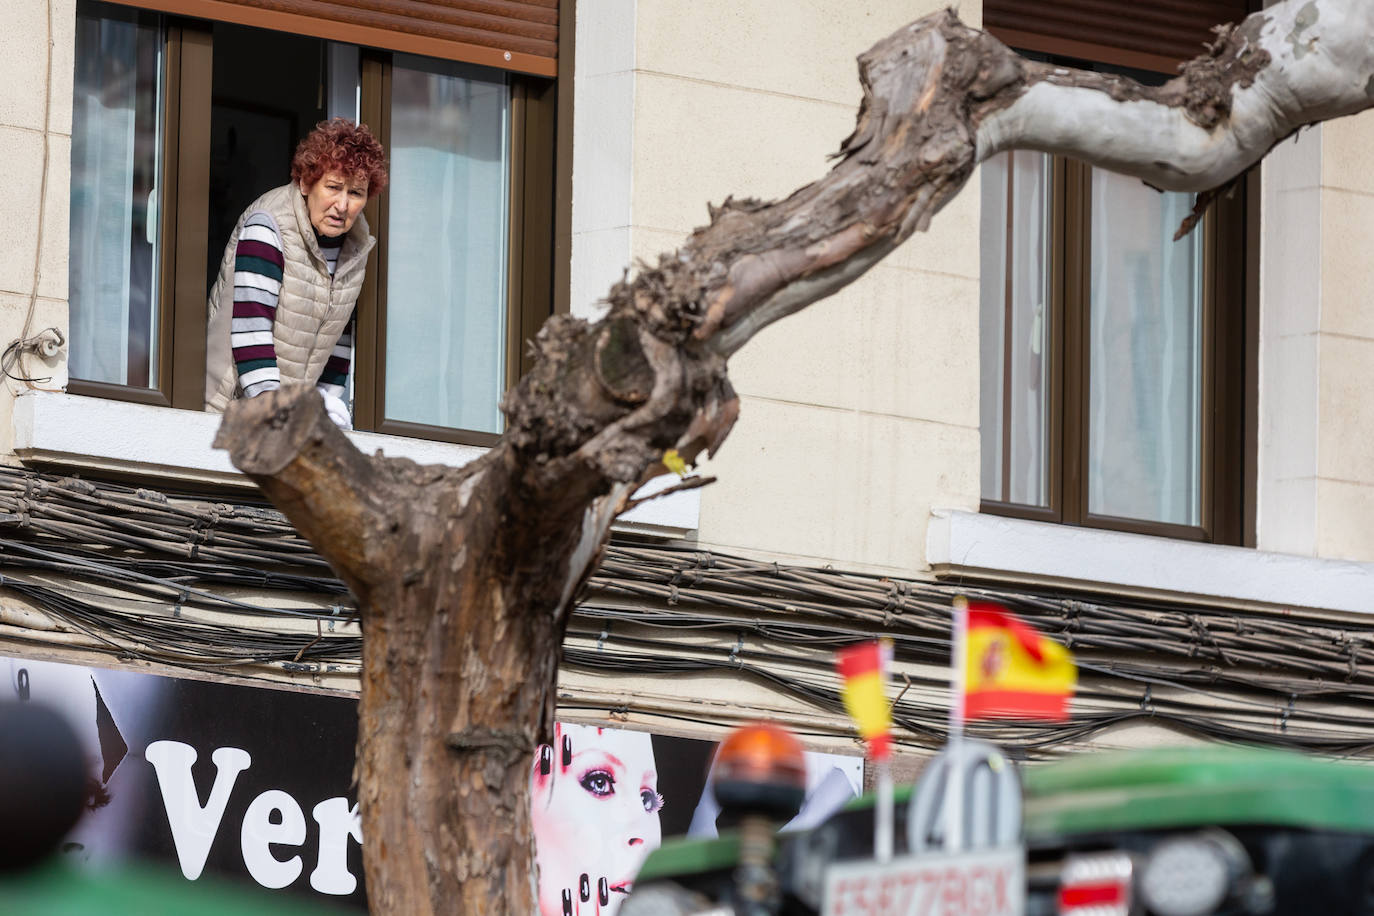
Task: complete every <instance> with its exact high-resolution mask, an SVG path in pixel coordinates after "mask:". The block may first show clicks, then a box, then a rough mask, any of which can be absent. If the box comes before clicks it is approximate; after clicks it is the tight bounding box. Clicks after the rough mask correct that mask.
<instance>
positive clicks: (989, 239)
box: [979, 152, 1050, 506]
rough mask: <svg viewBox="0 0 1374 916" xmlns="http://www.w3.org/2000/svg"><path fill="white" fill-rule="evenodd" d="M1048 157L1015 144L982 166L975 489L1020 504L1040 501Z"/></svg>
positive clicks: (1045, 449) (1043, 500) (1044, 451)
mask: <svg viewBox="0 0 1374 916" xmlns="http://www.w3.org/2000/svg"><path fill="white" fill-rule="evenodd" d="M1049 164H1050V158H1049V157H1048V156H1046V155H1044V154H1042V153H1030V152H1016V153H1003V154H1001V155H998V156H995V157H993V158H992V159H990V160H988V161H987V162H985V163H983V165H982V169H983V178H982V195H983V197H982V221H981V230H980V232H981V243H980V247H981V260H982V266H981V271H982V282H981V283H980V321H979V326H980V330H979V334H980V338H979V339H980V346H979V351H980V352H979V355H980V359H981V360H982V367H981V371H980V373H979V375H980V379H981V385H980V388H981V390H980V405H981V407H980V424H981V427H982V492H983V496H984V498H986V499H993V500H999V501H1006V502H1012V503H1016V504H1019V505H1026V506H1045V505H1048V500H1049V490H1048V478H1047V461H1048V455H1049V443H1048V441H1047V437H1048V428H1049V415H1048V411H1049V394H1050V392H1049V368H1050V367H1049V360H1048V356H1049V353H1048V340H1049V337H1048V335H1049V333H1050V327H1049V319H1050V289H1049V282H1050V274H1049V264H1050V252H1049V250H1048V246H1049V244H1050V237H1049V236H1050V233H1049V217H1050V207H1049V190H1050V189H1049ZM1009 205H1010V207H1011V219H1010V220H1008V215H1007V208H1008V206H1009ZM1009 273H1010V275H1008V274H1009ZM1008 298H1010V303H1009V304H1010V323H1008V314H1007V310H1008ZM1008 382H1009V383H1010V386H1009V390H1008V388H1007V387H1006V385H1007V383H1008ZM1008 393H1009V394H1010V400H1009V401H1008V400H1007V397H1006V396H1007V394H1008ZM1004 412H1009V416H1008V415H1007V413H1004ZM1007 419H1009V420H1010V423H1007V422H1006V420H1007ZM1004 430H1006V431H1007V432H1008V433H1009V435H1008V436H1007V441H1003V431H1004ZM1006 451H1009V452H1010V454H1009V455H1008V456H1007V457H1008V459H1009V461H1008V466H1009V473H1008V475H1007V479H1006V480H1005V481H1004V480H1003V479H1002V458H1003V454H1004V452H1006Z"/></svg>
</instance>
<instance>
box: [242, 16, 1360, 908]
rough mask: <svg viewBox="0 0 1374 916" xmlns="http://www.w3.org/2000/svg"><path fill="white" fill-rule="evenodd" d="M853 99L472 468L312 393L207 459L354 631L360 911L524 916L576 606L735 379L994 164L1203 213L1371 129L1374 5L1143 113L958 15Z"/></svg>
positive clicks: (586, 327) (555, 371) (1169, 87)
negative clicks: (278, 523)
mask: <svg viewBox="0 0 1374 916" xmlns="http://www.w3.org/2000/svg"><path fill="white" fill-rule="evenodd" d="M860 77H861V80H862V83H863V88H864V97H863V101H862V106H861V108H860V112H859V120H858V125H857V126H856V128H855V131H854V133H853V134H852V135H851V136H850V137H849V138H848V139H847V140H846V141H845V143H844V145H843V147H842V149H841V150H840V153H839V154H838V157H839V162H838V163H837V164H836V165H835V167H834V168H833V169H832V170H831V171H830V172H829V174H827V175H826V176H825V177H824V178H822V179H820V180H818V181H816V182H814V183H812V184H810V185H808V186H806V187H804V188H801V189H799V190H798V191H796V192H795V193H794V194H792V195H791V196H790V197H788V198H787V199H786V200H783V201H778V202H774V203H763V202H759V201H753V200H742V201H737V200H727V201H726V202H725V203H724V204H723V205H722V206H721V207H719V208H717V209H715V210H713V212H712V218H711V223H710V225H708V226H706V227H704V228H702V229H699V230H697V231H696V232H695V233H694V234H693V235H692V237H691V238H690V239H689V240H688V241H687V243H686V244H685V245H684V246H683V247H682V248H681V249H680V250H679V251H677V252H676V253H674V254H672V255H670V256H665V257H664V258H662V259H661V260H660V262H659V264H658V266H657V267H654V268H645V269H643V270H641V271H640V272H639V273H638V274H637V275H636V276H635V277H634V278H633V279H632V280H630V281H628V282H624V283H620V284H617V285H616V287H615V288H614V289H612V290H611V294H610V296H609V301H610V303H611V307H610V310H609V312H608V314H607V315H606V317H605V318H604V319H602V320H601V321H599V322H597V323H595V324H588V323H586V322H583V321H580V320H578V319H573V318H566V317H560V318H554V319H552V320H550V321H549V322H548V323H547V324H546V325H545V327H544V329H543V330H542V331H541V332H540V334H539V337H538V340H537V348H538V351H539V359H538V361H537V363H536V366H535V368H534V370H533V371H532V372H531V373H530V374H529V375H528V376H527V377H526V378H524V379H523V380H522V381H521V382H520V384H519V385H518V386H517V387H516V388H515V389H514V390H513V391H512V392H510V393H509V394H508V395H507V397H506V399H505V402H504V404H503V409H504V410H505V413H506V417H507V421H508V431H507V433H506V434H505V435H504V436H503V437H502V439H501V441H500V442H499V443H498V444H497V445H496V446H495V447H494V448H493V449H492V450H491V451H490V452H489V453H487V454H486V455H485V456H483V457H482V458H481V459H479V460H478V461H476V462H474V463H473V464H471V465H469V466H467V467H464V468H462V469H457V470H455V469H449V468H421V467H418V466H416V465H414V464H412V463H410V462H407V461H400V460H395V459H390V460H389V459H383V458H365V457H363V456H362V455H361V454H360V453H359V452H358V451H357V450H356V449H354V448H353V446H352V445H351V444H350V443H349V442H348V440H347V439H346V437H345V436H344V435H343V434H342V433H340V432H339V431H338V430H336V429H335V428H334V427H333V426H332V424H331V423H330V422H329V421H328V420H327V418H326V417H325V414H324V412H323V410H322V409H321V404H320V401H319V398H318V396H317V395H315V394H314V393H313V392H312V391H310V390H309V389H295V390H285V389H284V390H281V391H278V392H271V393H268V394H265V395H262V396H260V397H257V398H254V399H252V400H250V401H242V402H237V403H235V404H234V405H232V406H231V408H230V410H229V413H228V414H227V416H226V417H225V422H224V426H223V427H222V429H221V432H220V438H219V440H218V444H220V445H221V446H222V447H225V448H228V449H229V450H230V452H231V457H232V458H233V461H234V463H235V464H236V465H237V466H238V467H240V468H241V469H242V470H243V471H244V472H245V473H247V474H249V475H250V476H251V477H252V478H253V479H254V480H256V481H257V482H258V484H259V485H260V486H261V487H262V488H263V490H264V491H265V492H266V494H267V495H268V497H269V498H271V499H272V501H273V502H274V503H276V504H277V505H278V506H279V507H280V508H281V509H282V510H283V511H284V512H285V513H286V514H287V516H288V517H289V518H290V519H291V520H292V522H293V523H294V524H295V525H296V526H297V528H298V529H299V530H300V531H301V533H302V534H303V535H305V536H306V537H307V538H309V539H310V541H311V543H313V544H314V545H315V547H316V548H317V549H318V550H319V551H320V553H321V554H322V555H323V556H324V557H326V558H327V559H328V560H329V561H330V563H331V564H333V566H334V568H335V569H336V570H337V571H338V573H339V574H340V575H341V576H342V577H343V578H344V580H345V581H346V582H347V583H348V584H349V586H350V587H351V588H352V589H353V592H354V594H355V596H356V597H357V599H358V603H359V607H360V609H361V613H362V624H363V637H364V641H363V646H364V649H363V679H362V696H361V704H360V711H359V715H360V717H361V718H360V723H359V737H358V768H359V769H358V776H359V781H360V786H361V788H360V793H361V801H362V811H363V830H364V836H365V837H366V842H365V844H364V862H365V867H366V873H367V882H368V894H369V901H370V903H371V906H372V909H373V911H374V912H375V913H378V914H404V916H423V914H433V913H499V912H505V913H513V914H521V916H523V914H527V913H530V912H533V911H534V908H535V900H536V899H537V895H536V893H535V884H534V882H535V876H534V873H533V867H532V862H533V856H532V852H533V849H532V840H531V830H530V821H529V796H528V784H529V766H530V759H531V754H532V751H533V749H534V746H535V744H536V743H537V742H538V741H539V740H540V738H541V737H542V736H545V735H546V734H547V733H548V729H549V727H550V723H551V720H552V716H553V698H554V688H555V677H556V672H557V663H558V656H559V651H560V644H561V641H562V635H563V630H564V627H565V625H566V622H567V619H568V614H569V611H570V609H571V604H572V600H573V597H574V596H575V594H576V591H577V589H578V587H579V585H580V584H581V583H582V582H583V581H584V580H585V578H586V577H587V575H588V574H589V572H590V571H591V569H592V568H593V566H594V564H595V561H596V559H597V557H598V555H599V552H600V550H601V548H602V547H603V545H604V544H605V541H606V538H607V536H608V533H609V530H610V524H611V522H612V520H613V519H614V518H615V516H616V515H617V514H618V513H619V512H620V511H622V510H623V508H624V507H625V505H626V501H627V499H628V496H629V494H630V493H632V492H633V491H634V489H635V488H636V487H637V486H638V484H639V483H641V482H642V481H644V480H646V479H648V478H650V477H652V476H654V474H655V472H657V471H661V470H662V468H661V465H660V460H661V458H662V457H663V453H664V451H665V450H667V449H670V448H675V449H677V451H678V452H679V453H680V454H681V455H682V456H683V457H684V458H686V459H687V460H689V461H690V460H692V459H693V458H694V457H695V456H696V455H697V454H698V453H700V452H701V451H703V450H706V451H710V450H714V449H715V448H716V446H718V445H719V444H720V442H721V440H723V439H724V437H725V436H726V435H727V434H728V432H729V430H730V427H731V425H732V424H733V423H734V420H735V416H736V413H737V409H738V405H737V402H736V400H735V397H734V394H733V392H732V390H731V388H730V385H729V381H728V379H727V377H726V359H727V358H728V357H729V355H730V354H732V353H733V352H734V351H735V350H737V349H739V348H740V347H741V346H743V345H744V344H745V343H746V342H748V340H749V339H750V338H752V337H753V336H754V334H756V333H757V332H758V331H759V330H760V329H762V328H763V327H765V326H767V325H768V324H770V323H771V322H773V321H776V320H778V319H779V318H782V317H784V316H786V315H788V314H790V313H792V312H795V311H797V310H799V309H801V308H804V307H805V306H807V305H809V304H810V303H812V302H815V301H817V300H818V299H821V298H824V297H825V296H827V295H829V294H830V293H833V292H834V291H836V290H837V289H839V288H841V287H843V286H844V285H846V284H847V283H849V282H851V281H852V280H853V279H855V278H856V277H858V276H859V275H860V274H862V273H863V272H864V271H865V270H867V269H868V268H869V267H871V266H872V265H873V264H875V263H876V262H877V261H878V260H880V259H881V258H882V257H883V256H884V255H886V254H887V253H888V252H889V251H891V250H892V249H893V248H895V247H896V246H897V245H898V244H900V243H901V242H902V241H904V240H905V239H906V238H907V237H909V236H910V235H911V234H912V233H913V232H914V231H916V230H917V229H924V228H925V227H926V226H927V225H928V224H929V221H930V219H931V217H932V216H933V215H934V214H935V213H936V212H937V211H938V210H939V209H940V208H941V207H943V206H944V205H945V204H946V203H947V202H948V201H949V200H951V199H952V198H953V197H954V196H955V195H956V194H958V193H959V191H960V190H961V189H962V188H963V186H964V184H965V183H966V182H967V181H968V178H969V176H970V175H971V174H972V172H973V169H974V166H975V165H976V164H977V163H978V162H979V161H981V160H982V159H985V158H987V157H988V156H990V155H992V154H994V153H996V152H999V151H1002V150H1006V149H1014V148H1019V149H1035V150H1042V151H1046V152H1054V153H1063V154H1067V155H1072V156H1076V157H1078V158H1081V159H1084V160H1086V161H1088V162H1091V163H1093V164H1095V165H1099V166H1103V167H1106V168H1110V169H1113V170H1116V171H1120V172H1124V173H1127V174H1130V175H1135V176H1137V177H1140V178H1142V179H1144V180H1146V181H1148V182H1150V183H1151V184H1153V185H1155V186H1158V187H1160V188H1166V189H1173V190H1208V189H1212V188H1216V187H1217V186H1219V185H1222V184H1223V183H1225V182H1227V181H1229V180H1230V179H1232V178H1234V177H1235V176H1236V175H1238V174H1240V173H1241V172H1243V171H1244V170H1245V169H1247V168H1249V167H1250V166H1251V165H1252V164H1253V163H1255V162H1256V161H1258V160H1259V158H1260V157H1261V156H1263V155H1264V154H1265V153H1266V152H1267V151H1268V150H1269V149H1270V148H1272V146H1273V145H1274V144H1275V143H1277V142H1279V141H1280V140H1282V139H1283V138H1284V137H1287V136H1289V135H1290V134H1291V133H1292V132H1293V131H1295V130H1296V129H1298V128H1299V127H1300V126H1302V125H1303V124H1306V123H1310V122H1312V121H1317V120H1322V119H1326V118H1332V117H1336V116H1339V115H1343V114H1350V113H1353V112H1356V111H1360V110H1363V109H1364V108H1368V107H1370V106H1371V105H1374V2H1371V0H1287V2H1284V3H1280V4H1278V5H1276V6H1274V7H1271V8H1270V9H1269V10H1266V11H1265V12H1264V13H1259V14H1255V15H1254V16H1251V17H1250V18H1249V19H1247V20H1246V21H1245V22H1244V23H1243V24H1241V25H1239V26H1238V27H1236V28H1225V29H1221V30H1219V32H1218V37H1217V41H1216V43H1215V45H1214V46H1213V47H1212V48H1211V49H1210V52H1209V53H1208V54H1206V55H1204V56H1203V57H1201V58H1199V59H1198V60H1196V61H1193V62H1191V63H1190V64H1188V65H1187V66H1186V67H1185V68H1184V72H1183V74H1182V75H1181V76H1180V77H1179V78H1178V79H1175V80H1173V81H1172V82H1170V83H1168V84H1166V85H1164V86H1162V87H1157V88H1146V87H1141V86H1139V85H1137V84H1135V83H1133V82H1131V81H1130V80H1126V79H1123V78H1119V77H1115V76H1107V75H1102V74H1096V73H1083V72H1077V71H1071V70H1066V69H1063V68H1057V67H1051V66H1048V65H1044V64H1039V63H1034V62H1030V61H1026V60H1023V59H1022V58H1020V57H1018V56H1017V55H1015V54H1014V53H1012V52H1010V51H1008V50H1007V49H1006V48H1005V47H1004V46H1002V45H1001V44H1000V43H999V42H997V41H996V40H995V39H993V38H992V37H990V36H988V35H986V34H984V33H982V32H979V31H978V30H976V29H970V28H968V27H966V26H964V25H963V24H961V23H960V22H959V21H958V19H957V17H956V16H955V15H954V14H953V13H952V12H944V13H937V14H935V15H932V16H928V17H926V18H924V19H922V20H920V21H918V22H916V23H913V24H912V25H910V26H908V27H906V28H903V29H901V30H899V31H898V32H896V33H895V34H893V35H892V36H890V37H888V38H886V39H884V40H883V41H882V42H880V43H879V44H877V45H876V46H875V47H873V48H872V49H871V50H869V51H868V52H867V53H865V54H864V55H863V56H862V57H861V58H860ZM1206 199H1207V195H1203V200H1204V202H1205V200H1206ZM1185 228H1186V227H1185Z"/></svg>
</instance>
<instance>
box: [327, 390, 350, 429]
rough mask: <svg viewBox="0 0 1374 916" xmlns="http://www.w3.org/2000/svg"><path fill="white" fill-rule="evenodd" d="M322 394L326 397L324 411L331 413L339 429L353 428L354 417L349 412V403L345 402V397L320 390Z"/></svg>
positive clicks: (331, 417)
mask: <svg viewBox="0 0 1374 916" xmlns="http://www.w3.org/2000/svg"><path fill="white" fill-rule="evenodd" d="M320 396H321V397H323V398H324V412H325V413H327V414H329V419H331V420H333V421H334V425H335V426H337V427H339V429H352V428H353V417H352V416H351V415H350V414H349V413H348V405H347V404H345V403H344V402H343V398H340V397H337V396H336V395H332V394H330V393H329V392H327V391H323V390H321V391H320Z"/></svg>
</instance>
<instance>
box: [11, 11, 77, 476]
mask: <svg viewBox="0 0 1374 916" xmlns="http://www.w3.org/2000/svg"><path fill="white" fill-rule="evenodd" d="M75 24H76V2H75V0H6V2H5V12H4V23H3V28H0V162H3V163H5V166H6V171H7V173H8V176H7V181H6V192H5V196H6V200H5V206H4V208H3V212H4V217H3V218H2V219H0V343H3V344H8V343H9V342H10V341H12V340H15V339H17V338H18V337H20V335H21V334H24V333H25V331H26V329H27V333H28V334H29V335H30V336H32V335H34V334H37V333H38V332H39V331H41V330H42V329H43V328H47V327H57V328H59V329H60V330H61V331H62V332H63V334H64V335H65V333H66V330H67V203H68V200H69V191H68V185H69V183H70V180H71V139H72V71H73V60H72V54H73V49H74V44H75V32H74V29H75ZM28 369H29V372H30V374H31V375H33V376H50V377H51V378H50V380H49V381H47V382H44V383H43V385H44V387H52V388H60V387H62V386H64V385H65V384H66V356H65V352H64V353H63V354H61V355H60V356H59V357H58V358H57V359H56V360H53V361H51V362H44V361H42V360H39V359H36V358H33V357H29V359H28ZM15 374H16V375H17V374H19V373H18V372H17V371H16V372H15ZM22 389H23V386H22V385H20V384H18V383H16V382H13V381H8V380H6V381H4V383H3V384H0V456H5V455H12V446H11V442H12V436H11V430H10V414H11V410H12V408H13V406H14V395H15V393H16V392H17V391H19V390H22Z"/></svg>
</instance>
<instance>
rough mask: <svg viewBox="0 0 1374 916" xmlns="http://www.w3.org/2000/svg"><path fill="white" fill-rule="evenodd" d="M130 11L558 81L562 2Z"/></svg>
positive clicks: (144, 4) (240, 2) (175, 1)
mask: <svg viewBox="0 0 1374 916" xmlns="http://www.w3.org/2000/svg"><path fill="white" fill-rule="evenodd" d="M114 2H116V3H122V4H125V5H128V6H137V7H140V8H142V9H148V10H156V11H158V12H163V13H174V14H178V15H182V16H194V17H197V18H200V19H211V20H216V21H220V22H233V23H236V24H238V25H250V26H257V27H259V28H265V29H276V30H278V31H283V32H294V33H296V34H299V35H309V36H311V37H314V38H326V39H330V40H333V41H345V42H349V43H351V44H358V45H365V46H368V47H374V48H385V49H387V50H390V51H404V52H407V53H411V54H423V55H425V56H427V57H439V58H444V59H447V60H461V61H465V62H467V63H473V64H483V65H485V66H489V67H500V68H501V69H503V70H517V71H520V72H522V73H533V74H536V75H539V76H554V75H555V73H556V72H557V66H558V61H557V58H558V4H559V0H114Z"/></svg>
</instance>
